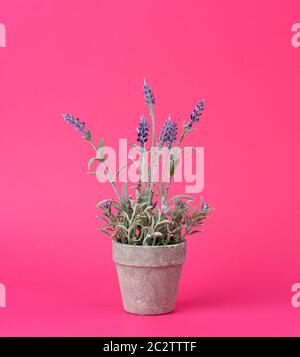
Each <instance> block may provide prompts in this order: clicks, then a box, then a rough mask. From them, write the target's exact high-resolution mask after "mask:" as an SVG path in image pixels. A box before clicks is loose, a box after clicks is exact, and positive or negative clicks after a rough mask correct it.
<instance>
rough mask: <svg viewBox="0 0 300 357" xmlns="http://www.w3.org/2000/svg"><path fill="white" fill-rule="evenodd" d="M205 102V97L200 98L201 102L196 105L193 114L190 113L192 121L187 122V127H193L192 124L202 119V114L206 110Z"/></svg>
mask: <svg viewBox="0 0 300 357" xmlns="http://www.w3.org/2000/svg"><path fill="white" fill-rule="evenodd" d="M204 106H205V102H204V99H202V100H200V102H199V103H198V104H197V105H196V107H195V109H194V110H193V112H192V114H191V115H190V121H189V122H188V124H187V128H188V129H191V127H192V125H193V124H194V123H195V122H198V121H199V120H200V116H201V115H202V112H203V110H204Z"/></svg>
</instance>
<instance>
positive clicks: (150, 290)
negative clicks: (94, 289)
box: [117, 264, 182, 315]
mask: <svg viewBox="0 0 300 357" xmlns="http://www.w3.org/2000/svg"><path fill="white" fill-rule="evenodd" d="M181 269H182V264H180V265H174V266H167V267H155V268H153V267H132V266H126V265H120V264H117V272H118V278H119V282H120V288H121V294H122V299H123V306H124V310H125V311H127V312H129V313H131V314H137V315H161V314H168V313H170V312H172V311H173V310H174V308H175V303H176V294H177V288H178V282H179V279H180V273H181Z"/></svg>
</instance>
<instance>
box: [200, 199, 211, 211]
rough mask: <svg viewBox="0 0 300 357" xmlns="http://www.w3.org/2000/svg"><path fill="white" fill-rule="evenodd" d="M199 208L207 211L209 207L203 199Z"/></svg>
mask: <svg viewBox="0 0 300 357" xmlns="http://www.w3.org/2000/svg"><path fill="white" fill-rule="evenodd" d="M201 208H202V211H209V210H210V207H209V205H208V204H207V203H204V201H201Z"/></svg>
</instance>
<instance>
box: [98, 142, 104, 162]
mask: <svg viewBox="0 0 300 357" xmlns="http://www.w3.org/2000/svg"><path fill="white" fill-rule="evenodd" d="M103 147H104V139H101V140H100V144H99V148H98V149H97V159H104V149H103Z"/></svg>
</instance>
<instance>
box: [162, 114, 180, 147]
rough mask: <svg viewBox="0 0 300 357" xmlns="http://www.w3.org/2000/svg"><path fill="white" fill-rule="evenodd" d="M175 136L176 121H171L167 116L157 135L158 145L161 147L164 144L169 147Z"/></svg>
mask: <svg viewBox="0 0 300 357" xmlns="http://www.w3.org/2000/svg"><path fill="white" fill-rule="evenodd" d="M176 137H177V123H176V122H175V121H171V118H170V117H168V119H167V120H166V121H165V122H164V124H163V127H162V129H161V131H160V135H159V137H158V139H159V146H160V147H163V146H164V145H166V146H167V147H168V148H169V149H171V146H172V145H173V143H174V142H175V141H176Z"/></svg>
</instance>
